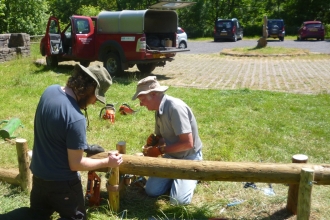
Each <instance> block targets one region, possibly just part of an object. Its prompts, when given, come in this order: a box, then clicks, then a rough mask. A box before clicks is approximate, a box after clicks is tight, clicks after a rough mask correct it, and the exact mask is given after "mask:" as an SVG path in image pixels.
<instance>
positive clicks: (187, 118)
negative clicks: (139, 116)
mask: <svg viewBox="0 0 330 220" xmlns="http://www.w3.org/2000/svg"><path fill="white" fill-rule="evenodd" d="M155 120H156V125H155V134H160V135H161V136H162V137H163V138H164V140H165V143H166V145H171V144H174V143H176V142H178V141H179V135H180V134H186V133H192V136H193V141H194V148H193V149H191V150H187V151H182V152H177V153H168V155H169V156H171V157H174V158H177V159H184V158H185V157H187V156H190V155H192V154H194V153H195V152H198V151H199V150H200V149H201V148H202V141H201V139H200V137H199V134H198V127H197V122H196V119H195V116H194V114H193V112H192V111H191V109H190V107H189V106H188V105H187V104H186V103H185V102H183V101H182V100H181V99H178V98H174V97H172V96H169V95H166V94H165V95H164V97H163V99H162V101H161V103H160V106H159V111H158V112H157V111H156V113H155Z"/></svg>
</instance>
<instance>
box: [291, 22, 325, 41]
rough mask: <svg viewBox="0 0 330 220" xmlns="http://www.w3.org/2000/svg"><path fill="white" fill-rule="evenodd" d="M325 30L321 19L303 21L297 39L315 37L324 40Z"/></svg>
mask: <svg viewBox="0 0 330 220" xmlns="http://www.w3.org/2000/svg"><path fill="white" fill-rule="evenodd" d="M324 36H325V30H324V25H323V24H322V22H321V21H304V22H303V23H302V24H301V26H300V28H299V30H298V36H297V40H306V39H308V38H316V39H317V40H324Z"/></svg>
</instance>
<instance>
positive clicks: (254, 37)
mask: <svg viewBox="0 0 330 220" xmlns="http://www.w3.org/2000/svg"><path fill="white" fill-rule="evenodd" d="M260 37H262V36H243V40H259V38H260ZM326 39H328V38H327V37H326ZM188 40H189V41H213V37H199V38H189V36H188ZM267 40H278V38H275V39H274V38H267ZM284 40H297V36H296V35H286V36H285V37H284Z"/></svg>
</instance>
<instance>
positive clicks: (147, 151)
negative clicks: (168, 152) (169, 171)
mask: <svg viewBox="0 0 330 220" xmlns="http://www.w3.org/2000/svg"><path fill="white" fill-rule="evenodd" d="M143 154H144V156H147V157H158V156H159V155H162V153H161V152H160V150H159V148H158V147H157V146H155V147H148V146H145V147H144V149H143Z"/></svg>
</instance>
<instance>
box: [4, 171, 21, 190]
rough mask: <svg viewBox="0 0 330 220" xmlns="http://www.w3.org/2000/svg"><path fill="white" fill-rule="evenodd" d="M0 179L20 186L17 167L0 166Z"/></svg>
mask: <svg viewBox="0 0 330 220" xmlns="http://www.w3.org/2000/svg"><path fill="white" fill-rule="evenodd" d="M0 181H1V182H6V183H9V184H12V185H16V186H20V185H21V182H20V175H19V171H18V169H3V168H0Z"/></svg>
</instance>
